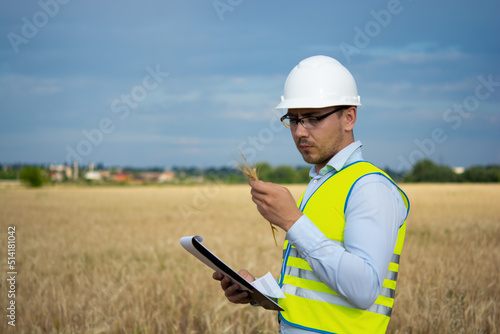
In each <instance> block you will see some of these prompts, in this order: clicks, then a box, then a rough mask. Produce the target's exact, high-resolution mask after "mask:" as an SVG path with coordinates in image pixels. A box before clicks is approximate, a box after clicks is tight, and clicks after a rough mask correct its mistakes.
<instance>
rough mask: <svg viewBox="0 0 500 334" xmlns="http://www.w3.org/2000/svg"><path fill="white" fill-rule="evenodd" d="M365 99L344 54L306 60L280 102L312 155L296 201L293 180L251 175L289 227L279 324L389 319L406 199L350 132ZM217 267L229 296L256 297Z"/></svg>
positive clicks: (380, 324)
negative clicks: (286, 181)
mask: <svg viewBox="0 0 500 334" xmlns="http://www.w3.org/2000/svg"><path fill="white" fill-rule="evenodd" d="M360 105H361V103H360V98H359V96H358V93H357V87H356V83H355V81H354V78H353V77H352V75H351V73H350V72H349V71H348V70H347V69H346V68H345V67H344V66H342V65H341V64H340V63H339V62H338V61H336V60H335V59H333V58H330V57H325V56H314V57H310V58H307V59H304V60H303V61H301V62H300V63H299V64H298V65H297V66H296V67H295V68H294V69H293V70H292V71H291V72H290V74H289V76H288V78H287V80H286V82H285V87H284V93H283V96H282V101H281V103H280V104H279V105H278V107H277V109H288V111H287V113H286V114H285V115H284V116H283V117H282V121H283V123H284V124H285V125H286V126H287V127H289V128H290V131H291V134H292V138H293V140H294V141H295V144H296V146H297V149H298V150H299V152H300V153H301V154H302V157H303V158H304V160H305V161H306V162H307V163H310V164H313V165H314V166H313V167H312V168H311V171H310V174H309V175H310V177H311V181H310V183H309V185H308V187H307V189H306V190H305V192H304V194H303V195H302V197H301V199H300V200H299V205H298V208H297V205H296V204H295V202H294V199H293V197H292V195H291V194H290V192H289V191H288V189H287V188H285V187H282V186H279V185H277V184H273V183H270V182H262V181H250V186H251V187H252V189H251V194H252V200H253V201H254V202H255V204H256V205H257V209H258V210H259V212H260V214H261V215H262V216H263V217H264V218H265V219H267V220H268V221H269V222H271V223H272V224H274V225H275V226H278V227H280V228H282V229H283V230H284V231H286V240H285V245H284V255H283V265H282V269H281V277H280V279H279V284H280V286H281V288H282V290H283V292H284V293H285V295H286V298H280V299H278V303H279V305H280V306H281V307H282V308H283V309H284V311H282V312H280V313H279V319H280V333H287V334H295V333H356V334H357V333H385V331H386V329H387V326H388V324H389V319H390V315H391V312H392V307H393V304H394V293H395V287H396V279H397V273H398V268H399V255H400V254H401V250H402V247H403V242H404V235H405V231H406V223H405V220H406V217H407V213H408V208H409V202H408V198H407V197H406V195H405V194H404V193H403V192H402V191H401V190H400V189H399V188H398V187H397V186H396V185H395V184H394V182H393V181H392V180H391V179H390V178H389V177H388V176H387V175H386V174H385V173H383V172H382V171H381V170H379V169H378V168H377V167H375V166H373V165H372V164H370V163H368V162H366V161H364V160H363V157H362V153H361V143H360V142H359V141H354V134H353V128H354V125H355V123H356V118H357V106H360ZM240 274H241V275H242V276H243V277H245V279H247V280H249V281H253V280H254V279H255V278H254V277H253V276H252V275H251V274H250V273H249V272H248V271H246V270H242V271H240ZM213 277H214V279H217V280H220V281H221V287H222V289H223V290H224V291H225V295H226V297H227V299H228V300H229V301H231V302H233V303H249V302H251V299H250V298H249V296H248V293H247V292H241V291H239V290H238V289H239V286H238V285H237V284H231V282H230V280H229V278H227V277H224V275H223V274H221V273H214V275H213Z"/></svg>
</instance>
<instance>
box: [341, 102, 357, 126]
mask: <svg viewBox="0 0 500 334" xmlns="http://www.w3.org/2000/svg"><path fill="white" fill-rule="evenodd" d="M357 114H358V108H356V107H354V106H352V107H349V108H347V109H346V110H344V114H343V115H342V116H343V118H344V126H345V128H344V129H345V130H346V131H352V129H353V128H354V124H356V116H357Z"/></svg>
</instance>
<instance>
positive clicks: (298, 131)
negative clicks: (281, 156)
mask: <svg viewBox="0 0 500 334" xmlns="http://www.w3.org/2000/svg"><path fill="white" fill-rule="evenodd" d="M294 133H295V136H297V137H307V136H308V135H309V131H308V130H307V129H306V128H305V127H304V125H303V124H302V122H297V126H296V127H295V129H294Z"/></svg>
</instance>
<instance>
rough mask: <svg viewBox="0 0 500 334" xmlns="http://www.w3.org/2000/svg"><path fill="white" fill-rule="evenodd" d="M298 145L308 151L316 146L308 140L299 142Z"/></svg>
mask: <svg viewBox="0 0 500 334" xmlns="http://www.w3.org/2000/svg"><path fill="white" fill-rule="evenodd" d="M297 146H298V147H299V149H301V150H306V151H307V150H310V149H312V148H314V146H313V145H312V144H311V143H307V142H299V143H298V144H297Z"/></svg>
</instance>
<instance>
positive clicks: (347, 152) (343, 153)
mask: <svg viewBox="0 0 500 334" xmlns="http://www.w3.org/2000/svg"><path fill="white" fill-rule="evenodd" d="M362 145H363V144H362V143H361V141H359V140H358V141H355V142H353V143H351V144H349V145H347V146H346V147H344V148H343V149H342V150H340V152H338V153H337V154H335V155H334V156H333V157H332V158H331V159H330V161H328V163H327V164H326V165H325V167H323V168H321V170H320V171H319V174H318V173H317V172H316V166H312V168H311V171H310V172H309V176H310V177H311V178H313V177H315V176H318V175H321V176H322V175H325V174H326V173H328V172H330V171H332V170H336V171H337V172H338V171H339V170H341V169H342V168H343V167H344V166H346V165H348V164H350V163H353V162H354V161H359V160H363V157H362V155H361V151H360V150H359V155H358V154H355V152H356V151H357V150H358V149H359V148H360V147H361V146H362Z"/></svg>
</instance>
